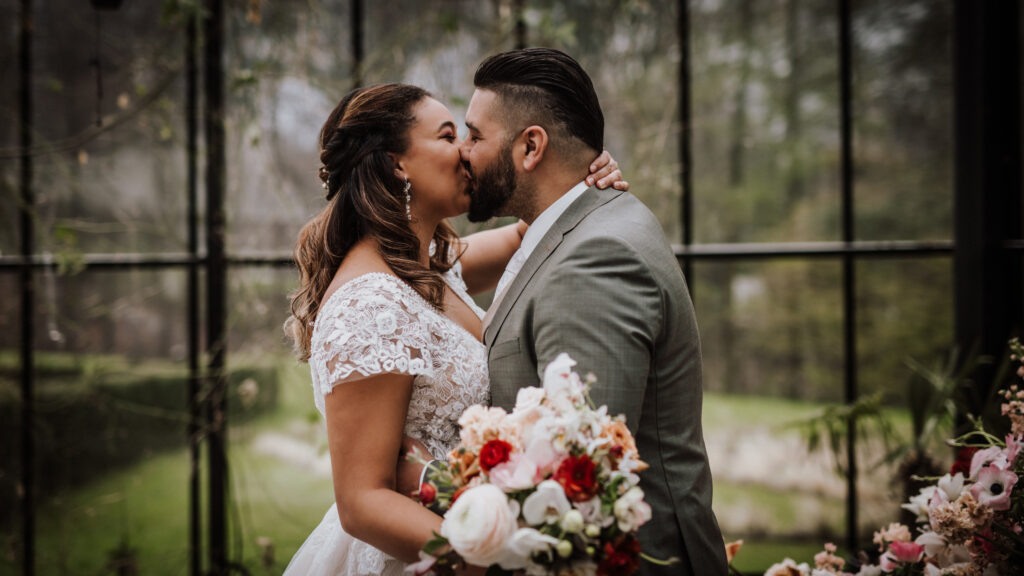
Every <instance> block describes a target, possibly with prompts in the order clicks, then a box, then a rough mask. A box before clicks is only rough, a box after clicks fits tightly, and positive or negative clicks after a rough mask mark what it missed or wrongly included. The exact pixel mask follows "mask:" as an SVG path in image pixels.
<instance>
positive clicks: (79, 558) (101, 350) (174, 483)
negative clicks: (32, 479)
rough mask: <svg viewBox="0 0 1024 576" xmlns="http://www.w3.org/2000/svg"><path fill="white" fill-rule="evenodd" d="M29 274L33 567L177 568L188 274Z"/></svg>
mask: <svg viewBox="0 0 1024 576" xmlns="http://www.w3.org/2000/svg"><path fill="white" fill-rule="evenodd" d="M36 280H37V282H38V285H37V286H38V288H37V292H36V293H37V298H38V300H37V307H36V310H35V324H36V327H37V332H36V339H35V346H36V351H37V352H36V370H37V375H38V386H37V390H36V397H35V419H36V420H35V426H34V430H35V461H36V490H37V507H36V550H37V553H36V567H37V570H38V572H39V573H41V574H68V573H93V574H96V573H103V572H105V571H113V572H119V571H121V573H124V572H127V573H145V574H168V575H171V574H184V573H185V570H186V568H185V567H186V566H187V560H188V549H187V546H188V515H187V511H188V492H187V490H188V484H187V477H188V470H189V466H188V457H187V455H188V452H187V449H186V422H187V412H186V408H185V406H186V382H187V371H186V368H185V362H184V354H185V350H186V343H185V335H186V325H185V314H184V310H185V303H184V293H185V274H184V272H182V271H180V270H173V271H144V272H142V271H133V272H93V273H90V272H84V273H80V274H77V275H57V274H55V273H53V272H52V271H46V272H43V273H40V274H39V275H37V276H36Z"/></svg>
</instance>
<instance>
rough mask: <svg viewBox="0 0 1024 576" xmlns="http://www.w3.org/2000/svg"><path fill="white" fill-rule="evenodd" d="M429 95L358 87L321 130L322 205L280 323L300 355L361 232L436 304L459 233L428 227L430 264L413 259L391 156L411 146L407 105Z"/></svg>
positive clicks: (303, 235) (300, 246)
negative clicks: (431, 232)
mask: <svg viewBox="0 0 1024 576" xmlns="http://www.w3.org/2000/svg"><path fill="white" fill-rule="evenodd" d="M429 96H430V94H429V93H428V92H427V91H426V90H423V89H422V88H418V87H416V86H409V85H406V84H381V85H378V86H370V87H367V88H357V89H355V90H353V91H352V92H350V93H349V94H348V95H346V96H345V97H344V98H342V100H341V102H339V103H338V105H337V106H336V107H335V108H334V111H333V112H331V115H330V116H329V117H328V118H327V122H325V123H324V126H323V128H321V129H320V162H321V164H322V166H321V168H320V179H321V180H322V181H323V182H324V183H325V184H326V189H327V202H328V204H327V206H326V207H325V208H324V209H323V210H322V211H321V212H320V213H319V214H318V215H317V216H316V217H314V218H313V219H312V220H311V221H309V222H308V223H307V224H306V225H305V226H303V227H302V230H301V231H300V232H299V238H298V241H297V242H296V243H295V252H294V258H295V264H296V265H298V267H299V287H298V289H296V290H295V291H294V292H292V294H291V295H290V300H291V316H290V317H289V318H288V320H287V321H285V324H284V329H285V333H286V334H288V335H289V336H290V337H291V338H292V340H293V345H294V348H295V354H296V356H298V358H299V359H300V360H302V361H306V360H308V359H309V355H310V338H311V337H312V335H313V321H314V320H315V319H316V316H317V313H318V312H319V310H320V305H321V304H322V303H323V302H322V300H323V297H324V294H325V293H326V292H327V287H328V285H330V283H331V280H332V279H333V278H334V274H335V272H337V270H338V266H339V265H341V261H342V260H343V259H344V258H345V255H346V254H348V251H349V250H350V249H351V248H352V246H354V245H355V244H356V242H358V241H359V240H361V239H363V238H365V237H367V236H369V237H371V238H373V239H375V240H376V241H377V246H378V251H379V252H380V255H381V257H383V258H384V261H385V262H386V263H387V265H388V267H390V268H391V271H392V272H394V273H395V275H397V276H398V277H399V278H401V279H402V280H403V281H404V282H406V283H407V284H409V285H410V286H412V288H413V289H414V290H416V292H418V293H419V294H420V296H422V297H423V298H424V300H426V301H427V302H430V303H431V304H432V305H434V306H435V307H436V308H438V309H441V307H442V301H443V298H444V280H443V279H442V278H441V274H442V273H444V272H447V271H448V269H449V268H451V266H452V262H450V259H451V254H450V253H449V249H450V247H451V246H452V244H453V243H454V242H455V241H456V240H457V238H458V236H457V235H456V234H455V231H454V230H453V229H452V228H451V226H449V225H448V223H447V222H442V223H441V225H440V226H438V227H437V230H436V231H435V232H434V243H435V250H434V254H433V255H432V256H431V258H430V268H429V269H428V268H424V267H423V265H422V264H420V263H419V253H420V242H419V239H418V238H417V237H416V234H415V233H414V232H413V230H412V228H411V227H410V226H409V219H408V216H407V215H406V200H405V191H404V188H405V180H403V179H402V178H399V177H398V175H397V174H396V173H395V161H394V158H393V157H392V155H393V154H402V153H403V152H405V151H406V149H407V148H408V147H409V130H410V129H411V128H412V126H413V124H414V123H415V122H416V117H415V115H414V114H413V109H414V108H415V107H416V105H417V104H419V103H420V102H422V101H423V99H424V98H427V97H429ZM413 193H415V189H413Z"/></svg>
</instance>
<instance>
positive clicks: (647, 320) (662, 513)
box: [484, 188, 727, 576]
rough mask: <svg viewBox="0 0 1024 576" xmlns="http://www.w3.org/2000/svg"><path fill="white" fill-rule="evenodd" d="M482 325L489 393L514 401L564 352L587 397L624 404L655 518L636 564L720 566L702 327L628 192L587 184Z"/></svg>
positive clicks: (650, 569)
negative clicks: (583, 379)
mask: <svg viewBox="0 0 1024 576" xmlns="http://www.w3.org/2000/svg"><path fill="white" fill-rule="evenodd" d="M497 306H498V307H497V308H496V309H495V311H494V312H493V317H492V318H491V322H490V324H489V325H488V326H487V329H486V331H485V332H484V343H485V344H486V345H487V354H488V370H489V374H490V379H491V404H492V405H494V406H500V407H502V408H504V409H506V410H511V409H512V407H513V406H514V405H515V399H516V393H517V392H518V390H519V389H520V388H521V387H524V386H537V385H539V383H540V378H541V377H542V376H543V370H544V367H545V366H546V365H547V364H548V363H549V362H550V361H551V360H553V359H554V358H555V357H556V356H557V355H558V354H559V353H561V352H567V353H568V354H569V355H570V356H572V357H573V359H575V360H576V362H577V363H578V364H577V366H576V370H577V371H578V372H579V373H580V374H581V375H585V374H587V373H588V372H592V373H593V374H594V375H595V376H597V383H596V384H595V386H594V387H593V389H592V390H591V397H592V398H593V400H594V402H595V403H596V404H597V405H598V406H600V405H602V404H607V405H608V409H609V413H610V414H613V415H614V414H625V415H626V424H627V425H628V426H629V428H630V430H631V431H632V432H633V434H634V435H635V436H636V440H637V444H638V448H639V450H640V457H641V458H642V459H643V460H644V461H645V462H647V463H648V464H649V465H650V468H649V469H647V470H646V471H644V472H643V473H641V475H640V478H641V481H640V487H641V488H642V489H643V490H644V493H645V494H646V498H647V502H648V503H649V504H650V505H651V508H652V510H653V518H652V520H651V521H650V522H648V523H647V524H646V525H645V526H643V527H642V528H641V529H640V542H641V545H642V547H643V550H644V552H645V553H646V554H648V555H650V556H654V557H656V558H662V559H666V558H669V557H677V558H679V559H680V560H681V563H678V564H675V565H672V566H669V567H667V568H666V567H659V566H657V565H655V564H652V563H649V562H646V561H645V562H643V563H642V567H641V570H640V573H641V574H644V575H650V576H653V575H656V574H657V575H662V574H665V575H667V574H674V575H675V574H711V575H724V574H726V573H727V568H726V560H725V549H724V545H723V543H722V534H721V532H720V530H719V528H718V521H717V520H716V519H715V515H714V513H713V512H712V511H711V472H710V470H709V468H708V459H707V453H706V450H705V448H704V436H703V432H702V429H701V402H702V398H703V392H702V389H701V356H700V338H699V335H698V333H697V323H696V320H695V318H694V313H693V304H692V302H691V301H690V296H689V292H688V291H687V288H686V283H685V281H684V280H683V275H682V271H681V270H680V267H679V263H678V262H677V261H676V258H675V256H674V255H673V253H672V250H671V248H670V247H669V244H668V242H667V240H666V239H665V236H664V233H663V232H662V230H661V226H660V225H659V223H658V221H657V219H656V218H655V217H654V215H653V214H651V212H650V211H649V210H648V209H647V208H646V207H645V206H644V205H643V203H641V202H640V201H639V200H637V199H636V198H635V197H634V196H633V195H632V194H629V193H623V192H619V191H616V190H611V189H609V190H597V189H594V188H591V189H590V190H588V191H587V192H586V193H584V194H583V196H581V197H580V198H578V199H577V200H576V201H575V202H574V203H573V204H572V205H571V206H570V207H569V208H568V209H567V210H566V211H565V212H564V213H563V214H562V216H561V217H560V218H559V219H558V221H557V222H556V223H555V224H554V226H552V227H551V229H550V230H549V231H548V232H547V234H545V236H544V238H543V239H541V242H540V244H539V245H538V246H537V248H536V249H535V250H534V251H533V253H532V254H531V255H530V257H529V258H528V259H527V260H526V262H525V263H524V264H523V267H522V269H521V270H520V272H519V274H518V275H517V276H516V278H515V280H513V281H512V284H511V285H510V286H509V288H508V290H507V292H506V293H505V295H504V297H503V298H502V299H501V300H500V302H498V303H497Z"/></svg>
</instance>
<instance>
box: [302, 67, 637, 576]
mask: <svg viewBox="0 0 1024 576" xmlns="http://www.w3.org/2000/svg"><path fill="white" fill-rule="evenodd" d="M459 146H460V141H459V137H458V135H457V133H456V126H455V123H454V120H453V118H452V115H451V113H450V112H449V111H448V109H447V108H446V107H445V106H444V105H443V104H441V103H440V102H438V101H437V100H435V99H434V98H432V97H431V96H430V94H429V93H427V92H426V91H425V90H423V89H421V88H417V87H415V86H409V85H403V84H384V85H378V86H372V87H368V88H360V89H356V90H354V91H353V92H351V93H349V94H348V95H347V96H345V97H344V98H343V99H342V100H341V102H340V103H339V104H338V106H337V107H336V108H335V109H334V111H333V112H331V114H330V116H329V117H328V119H327V122H326V123H325V124H324V126H323V128H322V129H321V132H320V150H321V152H320V160H321V163H322V166H321V168H320V179H321V180H322V181H323V188H324V189H325V190H326V195H327V206H326V207H325V208H324V209H323V210H322V211H321V212H320V214H318V215H317V216H316V217H315V218H313V220H312V221H310V222H309V223H307V224H306V225H305V226H304V227H303V229H302V231H301V232H300V233H299V238H298V242H297V243H296V246H295V261H296V264H297V265H298V267H299V271H300V285H299V288H298V289H297V290H296V291H295V292H294V293H293V294H292V295H291V316H290V317H289V319H288V321H287V322H286V323H285V329H286V332H287V333H288V334H289V335H290V336H291V338H292V339H293V341H294V346H295V350H296V353H297V355H298V357H299V358H300V359H301V360H303V361H308V362H309V365H310V372H311V373H312V384H313V396H314V400H315V403H316V406H317V408H318V409H319V411H320V412H321V414H323V416H324V418H325V421H326V424H327V439H328V447H329V451H330V456H331V469H332V476H333V483H334V498H335V504H334V505H333V506H332V507H331V508H330V509H329V510H328V511H327V514H326V515H325V516H324V518H323V521H321V523H320V525H319V526H317V528H316V529H315V530H314V531H313V533H312V534H311V535H310V536H309V538H308V539H307V540H306V542H305V543H304V544H303V545H302V547H301V548H300V549H299V551H298V552H296V554H295V556H294V557H293V558H292V561H291V563H290V564H289V565H288V568H287V569H286V570H285V574H286V575H289V576H290V575H298V574H302V575H308V574H314V575H324V576H326V575H339V574H343V575H352V576H354V575H364V574H365V575H370V574H373V575H376V574H387V575H398V574H401V573H402V570H403V568H404V567H405V564H406V563H408V562H413V561H416V560H417V559H418V552H419V550H420V548H421V547H422V546H423V545H424V544H425V543H426V541H427V540H428V539H430V537H431V535H432V533H433V532H438V531H440V526H441V518H440V517H439V516H437V515H436V514H434V513H433V512H431V511H430V510H428V509H427V508H425V507H423V506H420V505H419V504H418V503H417V502H416V501H414V500H412V499H410V498H409V497H408V496H406V495H403V494H400V493H398V492H396V491H395V486H396V478H395V474H396V471H395V470H396V464H397V462H398V461H399V458H400V457H401V456H402V454H401V453H402V442H403V436H408V437H410V438H412V439H415V440H417V441H419V442H420V443H421V444H422V445H424V446H425V447H426V448H427V449H428V451H429V452H430V454H431V456H433V457H434V458H444V457H445V456H446V455H447V453H448V452H449V451H450V450H451V449H452V448H454V447H455V445H456V444H457V443H458V439H459V435H458V424H457V420H458V418H459V416H460V415H461V414H462V412H463V410H465V408H467V407H468V406H470V405H472V404H486V403H487V400H488V381H487V358H486V354H485V349H484V346H483V344H482V343H481V318H482V317H483V310H481V309H480V308H479V307H477V305H476V304H475V303H474V302H473V300H472V299H471V298H470V296H469V295H470V294H471V293H476V292H482V291H485V290H489V289H493V288H494V286H495V285H496V284H497V281H498V278H499V277H500V276H501V273H502V271H503V269H504V267H505V264H506V263H507V261H508V259H509V258H510V257H511V256H512V254H513V252H515V250H516V249H518V247H519V244H520V242H521V240H522V234H523V232H524V231H525V228H526V225H525V224H524V223H522V222H520V223H519V224H512V225H509V226H505V227H503V228H498V229H495V230H490V231H486V232H480V233H477V234H473V235H471V236H468V237H466V238H463V239H460V238H459V237H458V236H457V235H456V234H455V231H454V230H453V229H452V228H451V226H450V225H449V224H448V223H447V220H446V219H447V218H450V217H454V216H457V215H459V214H462V213H464V212H466V211H467V209H468V207H469V194H470V189H471V186H470V181H471V175H470V174H469V173H468V172H467V171H466V169H465V167H464V166H463V163H462V161H461V158H460V154H459ZM595 165H596V168H597V169H596V170H594V171H593V173H592V174H591V176H590V177H589V179H588V180H589V182H596V183H597V184H598V185H602V186H603V185H604V184H605V183H606V182H607V183H611V182H615V185H616V186H617V187H621V188H625V187H628V184H626V183H625V182H621V174H620V173H619V171H618V170H617V167H616V164H615V162H614V161H613V160H612V159H611V157H610V156H608V154H607V152H605V153H603V154H602V155H601V156H600V157H599V158H598V160H597V161H596V162H595ZM473 570H474V569H472V568H471V569H470V571H473ZM479 572H480V573H483V570H482V569H481V570H480V571H479Z"/></svg>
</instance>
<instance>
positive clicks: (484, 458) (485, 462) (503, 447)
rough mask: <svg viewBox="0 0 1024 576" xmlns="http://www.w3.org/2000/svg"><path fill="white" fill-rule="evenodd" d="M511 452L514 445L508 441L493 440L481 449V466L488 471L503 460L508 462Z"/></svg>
mask: <svg viewBox="0 0 1024 576" xmlns="http://www.w3.org/2000/svg"><path fill="white" fill-rule="evenodd" d="M511 453H512V445H511V444H509V443H508V442H505V441H504V440H491V441H490V442H488V443H487V444H484V447H483V448H481V449H480V459H479V460H480V468H482V469H483V470H484V472H486V471H488V470H490V469H491V468H494V467H495V466H497V465H498V464H501V463H502V462H508V455H509V454H511Z"/></svg>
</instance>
